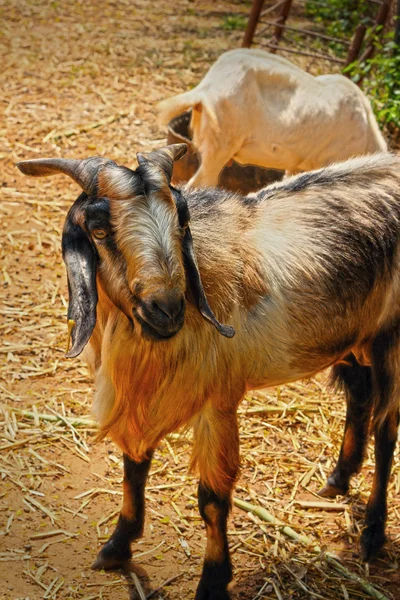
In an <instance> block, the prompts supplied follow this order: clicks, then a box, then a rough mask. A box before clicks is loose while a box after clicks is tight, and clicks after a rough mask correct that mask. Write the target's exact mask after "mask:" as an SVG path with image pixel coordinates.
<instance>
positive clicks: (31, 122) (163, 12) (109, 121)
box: [0, 0, 400, 600]
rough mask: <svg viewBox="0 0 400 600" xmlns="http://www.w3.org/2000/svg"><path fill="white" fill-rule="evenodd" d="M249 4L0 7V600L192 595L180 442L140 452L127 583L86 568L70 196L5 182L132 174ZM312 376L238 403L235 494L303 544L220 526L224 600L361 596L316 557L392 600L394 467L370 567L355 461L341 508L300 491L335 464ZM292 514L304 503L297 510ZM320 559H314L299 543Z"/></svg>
mask: <svg viewBox="0 0 400 600" xmlns="http://www.w3.org/2000/svg"><path fill="white" fill-rule="evenodd" d="M249 7H250V3H249V2H229V1H215V2H211V1H208V0H207V1H201V0H194V1H189V0H181V2H179V3H173V2H167V1H166V0H159V1H158V2H153V3H149V2H147V1H145V0H133V1H132V0H130V1H128V0H115V1H113V0H104V1H103V2H101V3H97V2H94V1H91V0H85V1H83V0H70V1H69V2H68V3H64V2H58V1H54V2H50V1H43V0H3V1H2V2H0V22H1V27H0V52H1V68H0V110H1V114H2V118H1V122H0V160H1V171H0V195H1V202H0V214H1V228H0V257H1V266H0V285H1V287H0V302H1V316H2V319H1V323H0V332H1V339H0V357H1V362H0V402H1V404H0V425H1V427H0V438H1V439H0V600H17V599H21V600H22V599H25V600H26V599H29V600H36V599H39V598H52V599H71V600H72V599H80V600H91V599H93V600H94V599H97V598H102V599H104V600H120V599H121V600H122V599H125V598H126V599H127V598H137V597H140V596H139V595H138V594H139V592H138V591H137V585H136V584H135V577H136V575H135V574H137V576H138V577H139V581H140V582H141V586H142V587H143V588H144V590H145V594H146V597H147V598H150V597H152V598H155V599H159V600H160V599H162V598H164V599H190V598H193V596H194V591H195V589H196V584H197V581H198V578H199V575H200V572H201V564H202V557H203V551H204V547H205V530H204V527H203V525H202V522H201V519H200V518H199V515H198V511H197V500H196V479H195V477H193V476H189V475H188V474H187V466H188V457H189V451H190V435H189V436H187V437H185V438H182V437H181V436H179V435H177V436H172V437H171V438H169V440H168V441H164V442H163V443H162V444H161V446H160V448H159V450H158V451H157V453H156V455H155V460H154V463H153V467H152V471H151V475H150V479H149V487H148V491H147V521H146V526H145V533H144V537H143V539H142V540H141V541H139V542H138V543H136V545H135V548H134V563H133V564H132V570H131V571H129V572H126V573H121V572H116V573H104V572H100V573H98V572H93V571H91V569H90V565H91V563H92V562H93V560H94V558H95V556H96V553H97V551H98V549H99V548H100V546H101V544H102V543H104V541H105V540H106V539H107V537H108V536H109V534H110V533H111V531H112V528H113V526H114V524H115V522H116V518H117V515H118V508H119V505H120V501H121V490H122V486H121V476H122V462H121V456H120V453H119V451H118V449H117V448H116V447H115V446H113V444H112V443H111V442H109V441H105V442H102V443H99V444H94V441H93V438H94V434H95V428H94V426H93V424H92V422H91V421H90V419H91V414H90V407H91V397H92V384H91V380H90V378H89V375H88V372H87V370H86V367H85V366H84V364H83V363H82V362H81V361H80V359H75V360H67V359H65V358H64V352H65V346H66V343H67V334H66V325H65V316H66V304H67V301H66V298H67V290H66V277H65V272H64V267H63V264H62V259H61V253H60V240H61V229H62V224H63V220H64V217H65V214H66V211H67V208H68V206H70V204H71V203H72V201H73V200H74V199H75V197H76V196H77V193H78V190H77V188H76V186H75V185H74V184H73V182H70V180H68V179H66V178H64V177H61V176H60V177H55V178H49V179H41V180H34V179H29V178H26V177H23V176H22V175H21V174H20V173H19V172H18V171H17V169H16V168H15V163H16V162H17V161H18V160H20V159H26V158H35V157H38V156H63V157H74V158H84V157H87V156H90V155H104V156H108V157H110V158H112V159H114V160H116V161H117V162H120V163H123V164H126V165H128V166H134V165H135V160H136V159H135V156H136V152H137V151H147V150H151V149H152V148H155V147H158V146H161V145H162V144H163V143H164V142H165V138H166V131H165V128H161V127H159V126H158V125H157V124H156V114H155V108H154V107H155V103H156V102H157V101H158V100H161V99H162V98H164V97H166V96H167V95H172V94H173V93H177V92H179V91H183V90H186V89H188V88H190V87H191V86H193V85H195V83H196V82H197V81H199V79H200V78H201V76H202V75H203V74H204V73H205V71H206V70H207V69H208V67H209V65H210V64H211V63H212V62H214V60H215V59H216V58H217V56H218V55H219V54H220V53H221V52H222V51H224V50H227V49H230V48H232V47H236V46H238V45H239V39H240V37H241V35H242V32H241V31H239V32H238V31H235V30H234V31H232V30H231V29H229V28H226V23H227V17H229V16H231V15H233V14H234V15H238V14H243V15H246V14H247V13H248V11H249ZM325 379H326V377H325V375H324V374H323V375H321V376H320V377H318V379H317V380H313V381H308V382H299V383H296V384H293V385H290V386H285V387H281V388H279V389H274V390H268V391H267V392H266V393H257V394H253V395H251V396H249V397H248V398H247V399H246V401H245V402H244V403H243V405H242V407H241V410H240V413H241V417H240V418H241V442H242V451H241V457H242V458H241V460H242V475H241V478H240V480H239V482H238V485H237V488H236V492H235V496H236V497H237V498H241V499H242V500H248V501H250V502H252V503H253V504H258V505H261V506H263V507H265V508H267V509H268V510H269V512H270V513H272V514H273V515H274V516H275V517H276V519H278V520H279V522H280V523H284V524H287V525H290V526H291V527H292V528H293V529H294V530H295V531H296V532H297V533H301V534H306V535H308V536H309V537H310V538H311V540H312V544H311V545H310V546H307V547H305V546H303V545H301V544H299V543H296V542H293V541H291V540H290V539H289V538H288V537H287V536H286V535H285V532H284V531H283V530H282V527H280V526H274V525H269V524H267V523H263V522H262V521H261V520H259V519H258V518H257V517H254V516H251V515H250V514H249V513H246V512H242V511H241V510H240V509H239V508H236V507H235V508H234V509H233V512H232V517H231V519H230V522H229V535H230V543H231V548H232V555H233V563H234V568H235V578H234V582H233V584H232V598H233V600H239V599H242V600H251V599H256V598H257V599H260V598H271V599H278V600H286V599H289V598H290V599H301V600H305V599H308V598H323V599H324V600H335V599H339V598H343V599H344V600H348V599H352V600H355V599H360V598H369V597H370V596H369V595H368V593H367V592H366V591H365V590H363V589H362V587H361V586H360V585H359V584H358V583H357V582H356V581H351V580H349V579H348V578H346V577H345V576H344V575H339V574H338V573H337V572H336V571H335V570H333V569H332V567H331V566H329V564H328V563H327V562H326V561H325V559H324V552H325V551H326V550H329V551H330V552H334V553H336V554H337V555H338V556H339V557H340V558H341V560H342V561H343V565H345V566H346V568H347V569H349V570H350V571H351V572H352V573H353V574H354V575H356V576H360V577H363V578H364V579H366V580H368V581H369V582H370V584H371V585H373V586H374V587H375V588H376V589H378V590H380V591H381V592H382V593H383V594H384V596H385V597H387V598H392V599H396V598H400V592H399V589H400V574H399V559H400V533H399V510H400V496H399V493H398V492H399V489H400V470H399V467H398V459H397V455H396V459H395V464H394V468H393V477H392V480H391V484H390V501H389V508H390V518H389V523H388V534H389V540H388V543H387V545H386V549H385V552H384V553H383V554H382V557H381V558H380V559H379V560H378V561H377V562H376V563H375V564H373V565H371V566H370V567H369V569H367V567H366V566H365V565H363V564H362V563H361V561H360V558H359V549H358V537H359V531H360V528H361V527H362V514H363V509H364V507H365V503H366V500H367V498H368V490H369V489H370V485H371V479H372V473H373V459H372V454H370V455H369V456H368V459H367V460H366V462H365V465H364V469H363V471H362V473H361V474H360V475H359V476H358V477H356V478H355V481H354V485H353V488H352V490H351V493H350V495H349V497H346V498H338V499H337V501H336V502H329V503H323V504H321V503H320V501H321V499H320V498H319V497H318V496H316V491H317V490H318V489H319V488H320V486H321V485H322V484H323V482H324V480H325V477H326V475H327V473H328V472H329V471H330V469H331V468H332V466H333V464H334V461H335V458H336V457H337V455H338V447H339V444H340V439H341V432H342V428H343V418H344V401H343V398H342V397H341V395H340V394H336V395H333V393H332V392H331V391H330V390H329V389H328V388H327V386H326V385H325ZM305 501H312V502H314V503H315V504H311V505H310V504H309V505H305V504H304V502H305ZM315 545H319V546H320V547H321V548H322V551H321V552H318V551H315V550H314V549H313V546H315Z"/></svg>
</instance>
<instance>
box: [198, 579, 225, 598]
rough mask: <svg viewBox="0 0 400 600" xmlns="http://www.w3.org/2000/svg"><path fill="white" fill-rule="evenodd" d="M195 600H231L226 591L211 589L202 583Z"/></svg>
mask: <svg viewBox="0 0 400 600" xmlns="http://www.w3.org/2000/svg"><path fill="white" fill-rule="evenodd" d="M194 600H231V596H230V594H229V592H228V590H226V589H214V590H213V589H210V588H208V587H207V586H205V585H203V584H202V582H201V581H200V583H199V586H198V588H197V591H196V596H195V599H194Z"/></svg>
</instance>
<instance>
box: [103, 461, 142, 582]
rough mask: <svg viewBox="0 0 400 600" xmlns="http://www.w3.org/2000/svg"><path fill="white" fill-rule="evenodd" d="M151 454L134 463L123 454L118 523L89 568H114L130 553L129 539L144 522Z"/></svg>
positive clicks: (127, 557) (139, 529) (137, 535)
mask: <svg viewBox="0 0 400 600" xmlns="http://www.w3.org/2000/svg"><path fill="white" fill-rule="evenodd" d="M148 456H150V458H148V459H146V460H144V461H143V462H141V463H136V462H134V461H133V460H131V459H130V458H128V456H126V454H124V482H123V491H124V495H123V503H122V509H121V513H120V515H119V519H118V523H117V526H116V528H115V531H114V533H113V534H112V536H111V537H110V539H109V540H108V542H107V543H106V544H105V545H104V546H103V548H102V549H101V550H100V552H99V554H98V555H97V558H96V560H95V562H94V564H93V565H92V569H96V570H97V569H99V570H100V569H116V568H118V567H121V566H122V565H123V564H124V563H125V562H126V561H127V560H129V559H130V558H131V556H132V552H131V542H133V541H134V540H136V539H138V538H139V537H141V535H142V534H143V526H144V504H145V501H144V490H145V485H146V480H147V476H148V474H149V469H150V464H151V456H152V452H148Z"/></svg>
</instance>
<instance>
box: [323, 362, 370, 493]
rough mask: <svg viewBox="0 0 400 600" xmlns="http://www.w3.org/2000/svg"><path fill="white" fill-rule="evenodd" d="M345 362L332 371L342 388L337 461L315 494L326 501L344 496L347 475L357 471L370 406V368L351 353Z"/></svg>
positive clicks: (365, 439) (348, 476)
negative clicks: (343, 406) (343, 409)
mask: <svg viewBox="0 0 400 600" xmlns="http://www.w3.org/2000/svg"><path fill="white" fill-rule="evenodd" d="M346 363H348V364H341V365H336V366H335V367H334V370H333V376H334V379H335V380H336V381H337V382H338V383H339V385H342V386H343V387H344V390H345V394H346V401H347V412H346V424H345V430H344V437H343V442H342V446H341V449H340V454H339V459H338V462H337V464H336V466H335V468H334V470H333V471H332V473H331V475H330V476H329V477H328V481H327V483H326V485H325V487H324V488H322V490H321V491H320V492H319V494H320V495H321V496H324V497H326V498H334V497H335V496H336V495H342V494H346V493H347V491H348V489H349V484H350V478H351V476H352V475H355V474H356V473H358V472H359V471H360V469H361V465H362V462H363V459H364V455H365V450H366V446H367V441H368V429H369V423H370V420H371V411H372V404H373V395H372V378H371V367H364V366H361V365H359V364H358V362H357V361H356V359H355V357H354V356H353V355H352V354H351V355H349V356H348V357H346Z"/></svg>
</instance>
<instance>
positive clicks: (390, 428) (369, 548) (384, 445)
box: [361, 411, 399, 562]
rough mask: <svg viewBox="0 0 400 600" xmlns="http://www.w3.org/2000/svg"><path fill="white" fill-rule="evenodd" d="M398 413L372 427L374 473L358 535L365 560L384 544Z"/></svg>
mask: <svg viewBox="0 0 400 600" xmlns="http://www.w3.org/2000/svg"><path fill="white" fill-rule="evenodd" d="M398 424H399V415H398V412H397V411H396V412H395V413H392V414H390V415H389V416H388V417H386V419H385V421H384V422H383V424H382V425H381V427H375V473H374V482H373V485H372V491H371V495H370V497H369V500H368V504H367V513H366V519H365V528H364V530H363V532H362V534H361V553H362V558H363V560H365V561H366V562H370V561H371V560H372V559H374V558H375V557H376V555H377V554H378V552H379V550H380V549H381V548H382V546H383V544H384V543H385V540H386V536H385V525H386V516H387V486H388V482H389V477H390V471H391V468H392V460H393V452H394V449H395V446H396V440H397V429H398Z"/></svg>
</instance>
